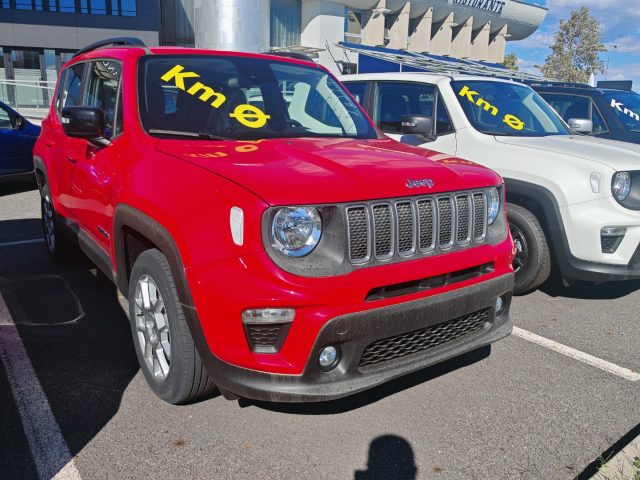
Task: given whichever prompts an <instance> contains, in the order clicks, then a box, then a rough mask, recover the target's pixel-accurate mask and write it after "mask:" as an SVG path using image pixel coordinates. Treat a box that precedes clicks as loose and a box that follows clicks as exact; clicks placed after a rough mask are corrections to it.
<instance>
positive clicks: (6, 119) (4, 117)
mask: <svg viewBox="0 0 640 480" xmlns="http://www.w3.org/2000/svg"><path fill="white" fill-rule="evenodd" d="M0 128H14V126H13V121H12V120H11V115H10V114H9V112H8V111H7V110H5V109H4V108H2V107H0Z"/></svg>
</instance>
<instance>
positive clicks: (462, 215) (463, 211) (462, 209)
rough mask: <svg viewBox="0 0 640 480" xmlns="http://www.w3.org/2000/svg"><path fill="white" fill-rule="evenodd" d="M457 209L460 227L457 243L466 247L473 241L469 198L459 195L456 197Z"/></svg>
mask: <svg viewBox="0 0 640 480" xmlns="http://www.w3.org/2000/svg"><path fill="white" fill-rule="evenodd" d="M456 209H457V216H458V219H457V221H456V223H457V225H458V233H457V235H456V241H457V242H458V243H459V244H461V245H464V244H465V243H469V241H470V240H471V236H470V232H471V211H470V208H469V196H468V195H458V196H457V197H456Z"/></svg>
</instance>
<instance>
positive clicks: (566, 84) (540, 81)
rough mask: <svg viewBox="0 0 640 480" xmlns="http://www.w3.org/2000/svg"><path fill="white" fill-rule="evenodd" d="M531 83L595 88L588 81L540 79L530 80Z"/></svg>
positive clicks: (539, 85) (534, 84)
mask: <svg viewBox="0 0 640 480" xmlns="http://www.w3.org/2000/svg"><path fill="white" fill-rule="evenodd" d="M529 85H532V86H536V87H580V88H593V87H592V86H591V85H589V84H588V83H580V82H554V81H551V80H539V81H534V82H530V83H529Z"/></svg>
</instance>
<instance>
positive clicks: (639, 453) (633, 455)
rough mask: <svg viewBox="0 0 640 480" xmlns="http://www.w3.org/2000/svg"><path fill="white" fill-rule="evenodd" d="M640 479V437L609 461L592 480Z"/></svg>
mask: <svg viewBox="0 0 640 480" xmlns="http://www.w3.org/2000/svg"><path fill="white" fill-rule="evenodd" d="M636 478H640V435H638V436H637V437H636V438H634V439H633V440H631V442H629V443H628V444H627V446H625V447H624V448H623V449H622V450H620V451H619V452H618V453H617V454H616V455H615V456H614V457H613V458H611V459H608V460H607V461H606V463H605V464H604V465H602V466H601V467H600V468H599V469H598V472H597V473H596V474H595V475H594V476H593V477H591V479H592V480H634V479H636Z"/></svg>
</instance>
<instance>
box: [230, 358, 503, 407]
mask: <svg viewBox="0 0 640 480" xmlns="http://www.w3.org/2000/svg"><path fill="white" fill-rule="evenodd" d="M490 353H491V346H486V347H482V348H479V349H477V350H474V351H472V352H469V353H467V354H464V355H460V356H459V357H456V358H453V359H451V360H448V361H445V362H442V363H439V364H436V365H433V366H431V367H428V368H425V369H424V370H419V371H417V372H415V373H412V374H409V375H405V376H403V377H400V378H397V379H395V380H392V381H390V382H387V383H385V384H382V385H380V386H378V387H374V388H372V389H370V390H365V391H364V392H362V393H358V394H356V395H351V396H350V397H345V398H342V399H339V400H333V401H329V402H322V403H320V402H318V403H271V402H259V401H253V400H248V399H240V400H238V403H239V405H240V406H241V407H243V408H246V407H251V406H255V407H258V408H262V409H264V410H270V411H274V412H280V413H290V414H296V415H333V414H336V413H345V412H348V411H350V410H356V409H358V408H361V407H364V406H366V405H370V404H372V403H375V402H377V401H379V400H382V399H383V398H386V397H388V396H390V395H394V394H396V393H398V392H401V391H403V390H406V389H409V388H412V387H415V386H416V385H420V384H421V383H424V382H428V381H429V380H433V379H434V378H437V377H440V376H442V375H445V374H447V373H451V372H453V371H455V370H457V369H459V368H463V367H467V366H469V365H472V364H474V363H476V362H479V361H480V360H483V359H485V358H487V357H488V356H489V355H490Z"/></svg>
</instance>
